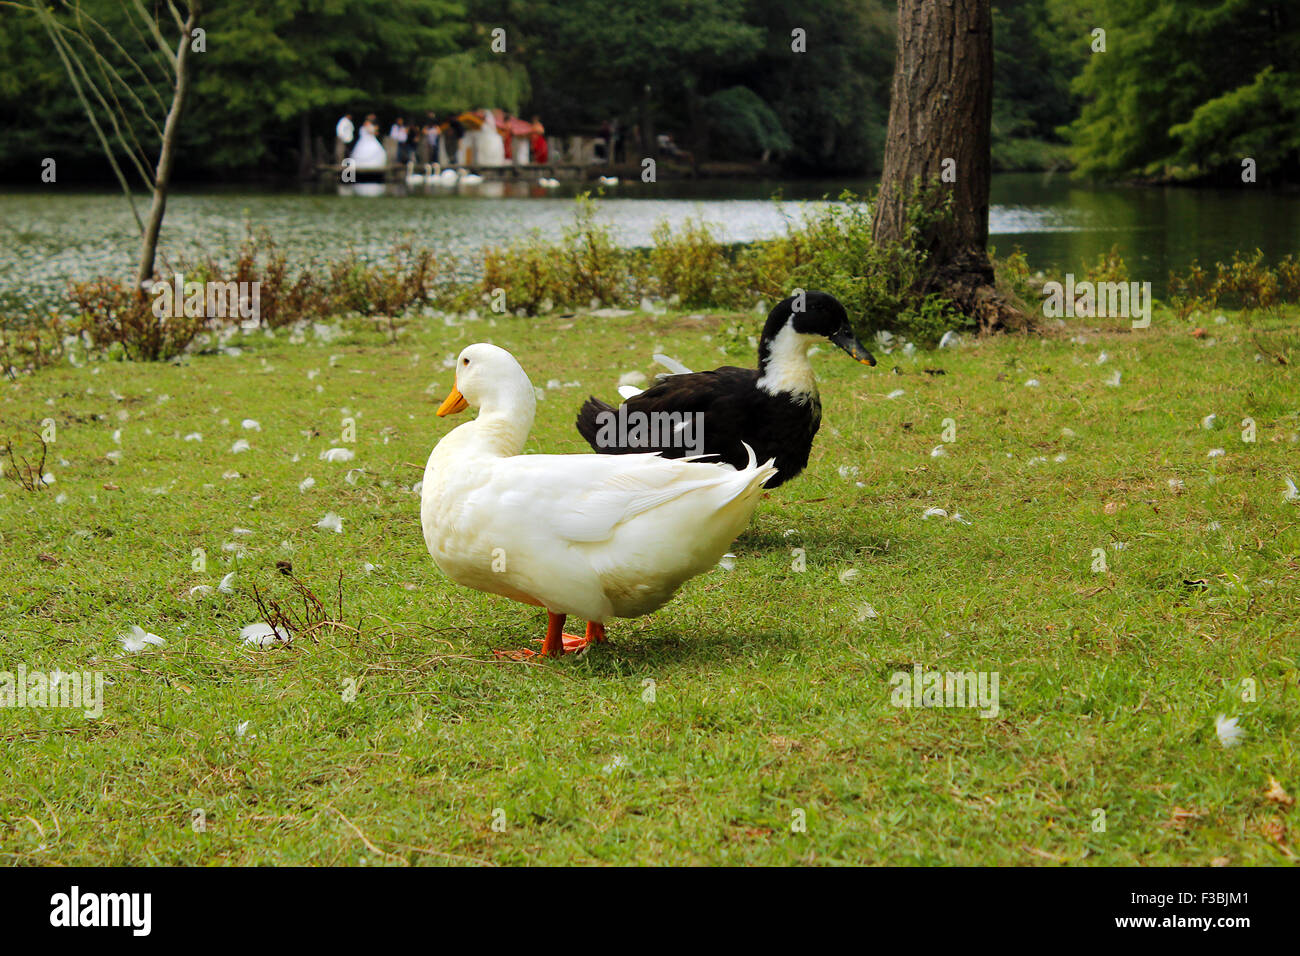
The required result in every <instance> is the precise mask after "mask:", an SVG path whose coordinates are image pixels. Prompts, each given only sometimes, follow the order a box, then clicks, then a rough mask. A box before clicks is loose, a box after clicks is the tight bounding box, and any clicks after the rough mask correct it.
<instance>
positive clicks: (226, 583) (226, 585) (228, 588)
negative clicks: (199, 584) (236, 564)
mask: <svg viewBox="0 0 1300 956" xmlns="http://www.w3.org/2000/svg"><path fill="white" fill-rule="evenodd" d="M234 580H235V572H234V571H231V572H230V573H229V574H227V575H226V576H225V577H224V578H222V579H221V583H220V584H218V585H217V590H218V591H220V592H221V593H222V594H234V593H235V589H234V587H233V586H232V584H231V582H233V581H234Z"/></svg>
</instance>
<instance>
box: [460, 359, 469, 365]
mask: <svg viewBox="0 0 1300 956" xmlns="http://www.w3.org/2000/svg"><path fill="white" fill-rule="evenodd" d="M460 364H461V365H468V364H469V359H461V360H460Z"/></svg>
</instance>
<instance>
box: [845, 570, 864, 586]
mask: <svg viewBox="0 0 1300 956" xmlns="http://www.w3.org/2000/svg"><path fill="white" fill-rule="evenodd" d="M861 576H862V573H861V572H860V571H858V569H857V568H845V569H844V570H843V571H841V572H840V584H852V583H853V582H854V581H856V580H857V579H858V578H860V577H861Z"/></svg>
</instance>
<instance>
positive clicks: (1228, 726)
mask: <svg viewBox="0 0 1300 956" xmlns="http://www.w3.org/2000/svg"><path fill="white" fill-rule="evenodd" d="M1214 732H1215V734H1217V735H1218V737H1219V743H1221V744H1223V746H1225V747H1235V746H1237V744H1239V743H1241V738H1243V737H1245V736H1246V731H1244V730H1242V728H1241V727H1240V725H1238V723H1237V718H1236V717H1225V716H1224V715H1223V714H1220V715H1219V716H1218V717H1215V718H1214Z"/></svg>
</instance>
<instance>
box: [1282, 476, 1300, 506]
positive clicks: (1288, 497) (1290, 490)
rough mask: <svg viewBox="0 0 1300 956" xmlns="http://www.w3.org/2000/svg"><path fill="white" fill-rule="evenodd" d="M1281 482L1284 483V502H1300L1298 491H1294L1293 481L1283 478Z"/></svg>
mask: <svg viewBox="0 0 1300 956" xmlns="http://www.w3.org/2000/svg"><path fill="white" fill-rule="evenodd" d="M1282 480H1283V481H1285V482H1286V491H1284V492H1282V499H1283V500H1284V501H1296V500H1300V490H1297V489H1296V486H1295V479H1294V478H1283V479H1282Z"/></svg>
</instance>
